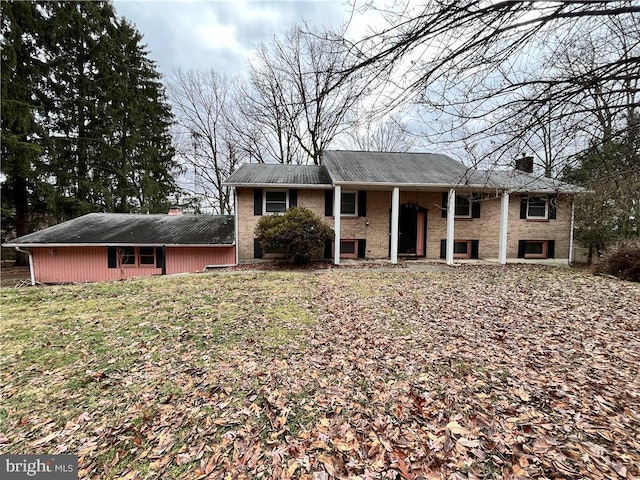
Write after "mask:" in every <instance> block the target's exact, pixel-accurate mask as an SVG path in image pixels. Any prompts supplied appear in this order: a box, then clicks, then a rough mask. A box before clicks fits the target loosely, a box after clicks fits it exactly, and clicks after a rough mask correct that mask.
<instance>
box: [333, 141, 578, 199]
mask: <svg viewBox="0 0 640 480" xmlns="http://www.w3.org/2000/svg"><path fill="white" fill-rule="evenodd" d="M322 158H323V163H324V165H325V166H326V167H327V171H328V172H329V175H330V176H331V178H332V180H333V181H334V182H335V183H336V184H365V185H366V184H369V185H375V184H386V185H387V186H389V185H394V186H396V185H397V186H402V185H412V186H424V187H429V186H434V187H436V186H437V187H445V188H446V187H467V186H468V187H470V188H478V189H480V188H483V189H494V188H497V189H507V190H511V191H516V192H530V193H555V192H562V193H581V192H585V191H586V190H585V189H584V188H582V187H579V186H577V185H571V184H568V183H563V182H560V181H558V180H554V179H551V178H545V177H540V176H538V175H534V174H528V173H524V172H520V171H518V170H476V169H474V168H471V167H467V166H466V165H464V164H463V163H462V162H458V161H457V160H454V159H453V158H451V157H449V156H447V155H442V154H436V153H387V152H358V151H346V150H339V151H325V152H324V153H323V157H322Z"/></svg>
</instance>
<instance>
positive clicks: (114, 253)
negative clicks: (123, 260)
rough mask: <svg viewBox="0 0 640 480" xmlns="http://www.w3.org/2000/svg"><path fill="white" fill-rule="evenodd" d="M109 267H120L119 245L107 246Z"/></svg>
mask: <svg viewBox="0 0 640 480" xmlns="http://www.w3.org/2000/svg"><path fill="white" fill-rule="evenodd" d="M107 267H109V268H118V247H107Z"/></svg>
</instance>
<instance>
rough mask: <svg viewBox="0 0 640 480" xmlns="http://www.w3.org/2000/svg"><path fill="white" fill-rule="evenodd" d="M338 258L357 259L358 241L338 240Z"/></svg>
mask: <svg viewBox="0 0 640 480" xmlns="http://www.w3.org/2000/svg"><path fill="white" fill-rule="evenodd" d="M340 258H358V240H340Z"/></svg>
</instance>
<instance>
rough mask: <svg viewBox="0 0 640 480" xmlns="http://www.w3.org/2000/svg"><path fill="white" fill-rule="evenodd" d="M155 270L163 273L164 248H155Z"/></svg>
mask: <svg viewBox="0 0 640 480" xmlns="http://www.w3.org/2000/svg"><path fill="white" fill-rule="evenodd" d="M156 268H162V269H163V273H164V247H156Z"/></svg>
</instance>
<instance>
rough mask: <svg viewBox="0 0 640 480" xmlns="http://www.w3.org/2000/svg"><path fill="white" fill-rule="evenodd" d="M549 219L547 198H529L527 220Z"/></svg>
mask: <svg viewBox="0 0 640 480" xmlns="http://www.w3.org/2000/svg"><path fill="white" fill-rule="evenodd" d="M546 218H547V197H528V199H527V219H546Z"/></svg>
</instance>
